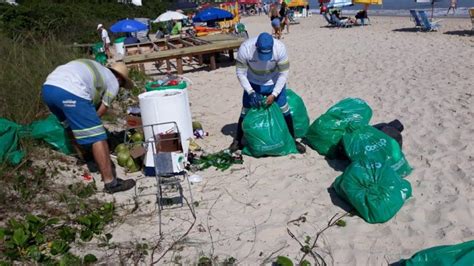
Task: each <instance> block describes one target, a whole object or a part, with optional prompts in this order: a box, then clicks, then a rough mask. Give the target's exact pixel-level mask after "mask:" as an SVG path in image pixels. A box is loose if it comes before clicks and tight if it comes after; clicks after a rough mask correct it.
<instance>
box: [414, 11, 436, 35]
mask: <svg viewBox="0 0 474 266" xmlns="http://www.w3.org/2000/svg"><path fill="white" fill-rule="evenodd" d="M418 14H419V15H420V19H421V29H422V30H424V31H437V30H438V28H439V27H440V25H439V23H438V22H440V21H441V20H438V21H430V20H429V19H428V15H427V14H426V12H425V11H424V10H420V11H418Z"/></svg>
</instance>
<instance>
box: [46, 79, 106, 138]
mask: <svg viewBox="0 0 474 266" xmlns="http://www.w3.org/2000/svg"><path fill="white" fill-rule="evenodd" d="M41 94H42V98H43V101H44V102H45V103H46V105H47V106H48V108H49V110H50V111H51V112H52V113H53V114H54V115H55V116H56V117H57V118H58V120H59V121H60V122H61V123H62V124H63V125H64V126H65V127H66V128H69V127H70V128H71V129H72V133H73V134H74V138H75V139H76V141H77V143H78V144H80V145H90V144H93V143H95V142H98V141H101V140H106V139H107V134H106V132H105V129H104V126H103V125H102V121H100V118H99V117H98V116H97V113H96V110H95V107H94V105H93V104H92V101H89V100H86V99H83V98H81V97H78V96H76V95H74V94H72V93H70V92H68V91H66V90H63V89H61V88H59V87H56V86H52V85H46V84H45V85H43V89H42V92H41Z"/></svg>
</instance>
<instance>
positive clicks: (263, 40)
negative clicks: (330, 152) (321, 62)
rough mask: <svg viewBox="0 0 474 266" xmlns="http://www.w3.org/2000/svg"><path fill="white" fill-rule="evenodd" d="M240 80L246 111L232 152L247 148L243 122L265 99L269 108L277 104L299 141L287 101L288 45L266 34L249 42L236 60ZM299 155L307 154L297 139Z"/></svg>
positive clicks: (241, 119)
mask: <svg viewBox="0 0 474 266" xmlns="http://www.w3.org/2000/svg"><path fill="white" fill-rule="evenodd" d="M236 61H237V62H236V66H237V71H236V72H237V78H238V79H239V82H240V85H241V86H242V87H243V88H244V95H243V99H242V104H243V107H242V112H241V114H240V118H239V122H238V125H237V135H236V136H235V139H234V141H233V142H232V144H231V145H230V147H229V150H230V151H231V152H234V151H237V150H239V149H242V148H243V145H242V137H243V135H244V133H243V130H242V122H243V120H244V117H245V114H246V113H247V111H248V109H249V108H251V107H260V106H261V104H262V99H263V96H266V102H265V103H264V104H265V105H266V106H270V105H271V104H272V103H274V102H275V103H277V104H278V106H279V107H280V110H281V112H282V113H283V116H284V117H285V121H286V124H287V125H288V129H289V131H290V134H291V136H293V139H294V138H295V133H294V128H293V118H292V117H291V112H290V107H289V105H288V102H287V99H286V81H287V79H288V72H289V69H290V62H289V61H288V54H287V53H286V48H285V45H284V44H283V43H282V42H281V41H279V40H276V39H273V37H272V36H271V35H270V34H269V33H266V32H263V33H261V34H260V35H259V36H258V37H254V38H251V39H248V40H246V41H245V42H244V43H242V45H241V46H240V48H239V51H238V53H237V58H236ZM295 144H296V149H297V150H298V152H299V153H305V152H306V148H305V146H304V145H303V144H301V143H299V142H298V141H296V140H295Z"/></svg>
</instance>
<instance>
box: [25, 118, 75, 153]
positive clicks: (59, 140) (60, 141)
mask: <svg viewBox="0 0 474 266" xmlns="http://www.w3.org/2000/svg"><path fill="white" fill-rule="evenodd" d="M30 129H31V137H32V138H34V139H42V140H44V141H46V142H47V143H49V144H50V145H52V146H53V147H55V148H56V149H58V150H59V151H61V152H62V153H64V154H71V153H72V152H73V148H72V146H71V142H70V141H69V137H68V136H67V134H66V130H65V129H64V127H63V126H62V125H61V123H60V122H59V121H58V119H57V118H56V116H55V115H49V116H48V117H47V118H46V119H44V120H39V121H35V122H33V123H31V124H30Z"/></svg>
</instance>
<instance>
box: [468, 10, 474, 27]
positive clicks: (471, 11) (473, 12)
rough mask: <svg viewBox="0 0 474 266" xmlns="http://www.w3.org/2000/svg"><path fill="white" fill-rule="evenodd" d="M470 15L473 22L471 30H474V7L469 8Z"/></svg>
mask: <svg viewBox="0 0 474 266" xmlns="http://www.w3.org/2000/svg"><path fill="white" fill-rule="evenodd" d="M469 16H471V23H472V28H471V30H474V8H469Z"/></svg>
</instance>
